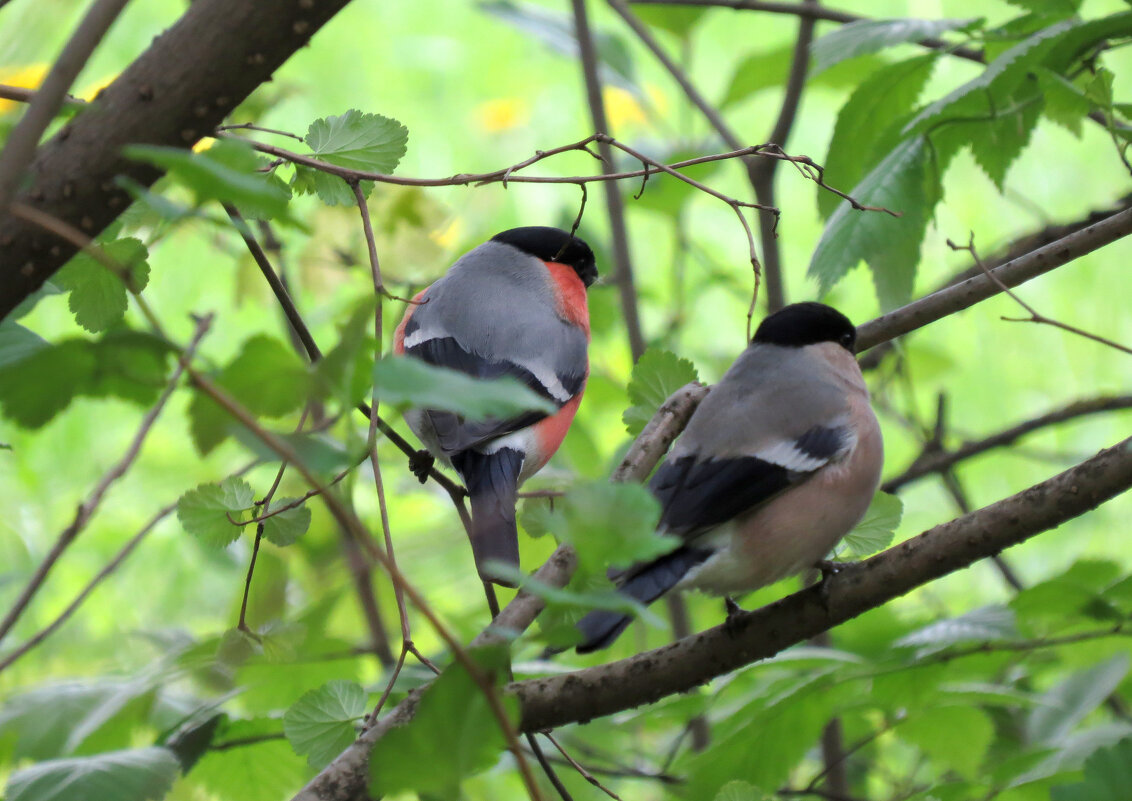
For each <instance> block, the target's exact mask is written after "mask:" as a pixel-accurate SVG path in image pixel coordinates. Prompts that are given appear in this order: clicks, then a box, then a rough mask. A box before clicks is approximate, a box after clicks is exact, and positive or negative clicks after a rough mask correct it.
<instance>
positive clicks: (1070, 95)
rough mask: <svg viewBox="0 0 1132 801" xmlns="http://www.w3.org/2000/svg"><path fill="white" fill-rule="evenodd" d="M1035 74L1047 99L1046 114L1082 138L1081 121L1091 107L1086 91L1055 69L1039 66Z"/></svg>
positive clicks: (1043, 108)
mask: <svg viewBox="0 0 1132 801" xmlns="http://www.w3.org/2000/svg"><path fill="white" fill-rule="evenodd" d="M1035 74H1036V75H1037V78H1038V88H1039V89H1040V90H1041V92H1042V96H1043V97H1044V99H1045V103H1044V105H1043V107H1042V111H1043V113H1044V114H1045V116H1046V117H1048V118H1049V119H1050V120H1051V121H1053V122H1056V123H1057V124H1058V125H1061V126H1062V127H1064V128H1066V129H1068V130H1069V131H1071V132H1072V133H1073V135H1074V136H1076V137H1077V138H1080V137H1081V121H1082V120H1083V119H1085V117H1087V116H1088V114H1089V111H1090V109H1091V106H1090V104H1089V100H1088V98H1086V97H1085V93H1084V92H1082V91H1081V90H1080V89H1078V88H1077V87H1076V86H1074V85H1073V83H1072V82H1070V81H1069V80H1067V79H1066V78H1064V77H1063V76H1061V75H1058V74H1057V73H1056V72H1054V71H1053V70H1050V69H1046V68H1045V67H1039V68H1038V69H1037V70H1036V71H1035Z"/></svg>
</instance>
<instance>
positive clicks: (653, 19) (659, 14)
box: [633, 6, 707, 39]
mask: <svg viewBox="0 0 1132 801" xmlns="http://www.w3.org/2000/svg"><path fill="white" fill-rule="evenodd" d="M706 11H707V8H703V7H701V8H688V7H680V6H641V7H640V8H635V9H633V13H634V14H636V15H637V17H639V18H640V19H641V20H642V21H644V22H647V23H648V24H649V25H652V26H654V27H656V28H663V29H664V30H666V31H668V32H669V33H671V34H672V35H673V36H678V37H680V38H681V39H688V38H689V37H690V36H691V35H692V32H693V31H694V29H695V27H696V25H697V24H698V23H699V21H700V20H701V19H703V16H704V13H705V12H706Z"/></svg>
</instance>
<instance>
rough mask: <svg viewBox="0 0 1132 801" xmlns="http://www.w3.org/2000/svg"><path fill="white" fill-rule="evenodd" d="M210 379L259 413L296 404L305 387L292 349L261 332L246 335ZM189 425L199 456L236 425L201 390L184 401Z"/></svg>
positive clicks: (306, 376)
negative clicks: (223, 366)
mask: <svg viewBox="0 0 1132 801" xmlns="http://www.w3.org/2000/svg"><path fill="white" fill-rule="evenodd" d="M215 382H216V385H217V386H219V387H220V388H221V389H223V390H226V391H227V392H228V393H229V394H230V395H231V396H232V397H233V398H234V399H235V400H236V401H238V402H239V403H240V404H241V405H242V406H243V407H244V408H246V409H247V410H248V411H249V412H251V413H252V414H254V415H258V416H263V417H281V416H283V415H285V414H287V413H289V412H293V411H295V410H297V409H299V408H300V407H301V406H302V405H303V403H304V402H305V401H306V399H307V396H308V393H309V392H310V388H311V381H310V373H309V372H308V370H307V367H306V365H304V364H303V363H302V361H300V359H299V357H298V356H297V355H295V352H294V351H293V350H292V349H291V348H289V347H287V346H286V345H284V344H283V343H282V342H280V341H279V340H277V339H274V338H272V337H268V336H264V335H257V336H254V337H252V338H251V339H249V340H247V341H246V342H245V343H244V346H243V347H242V348H241V349H240V352H239V354H237V355H236V357H235V358H234V359H233V360H232V361H231V362H230V363H229V364H228V365H227V366H226V367H225V368H224V369H223V370H221V371H220V373H219V375H217V376H216V378H215ZM189 424H190V431H191V433H192V435H193V442H194V443H195V444H196V446H197V449H198V450H199V451H200V453H201V455H202V456H203V455H205V454H207V453H208V452H209V451H211V450H212V449H213V448H215V447H216V446H217V445H219V444H220V443H221V442H223V441H224V439H225V437H226V436H227V435H228V433H229V432H230V431H231V430H232V429H233V428H239V424H238V423H237V422H236V421H235V420H234V419H233V418H232V417H231V415H229V414H228V412H227V411H225V410H224V409H223V408H222V407H221V406H219V405H218V404H217V403H216V402H215V401H214V400H212V398H211V397H209V396H208V395H206V394H205V393H204V392H202V391H198V392H197V394H196V395H195V396H194V397H193V401H192V403H191V404H190V405H189Z"/></svg>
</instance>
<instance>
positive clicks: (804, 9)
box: [629, 0, 986, 64]
mask: <svg viewBox="0 0 1132 801" xmlns="http://www.w3.org/2000/svg"><path fill="white" fill-rule="evenodd" d="M629 2H630V3H632V4H633V5H657V6H708V7H717V8H732V9H735V10H736V11H766V12H768V13H771V14H792V15H793V16H796V17H802V18H804V19H812V20H822V21H825V22H839V23H841V24H845V23H849V22H860V21H861V20H865V19H868V17H862V16H860V15H858V14H850V13H848V12H846V11H836V10H834V9H832V8H822V7H821V6H812V5H809V4H803V5H799V4H798V3H775V2H761V1H760V0H629ZM917 44H919V45H920V46H921V47H927V48H929V49H931V50H942V51H944V52H946V53H948V54H949V55H952V56H955V57H957V58H962V59H966V60H967V61H977V62H979V63H980V64H983V63H985V62H986V57H985V56H984V55H983V53H982V51H981V50H972V49H971V48H969V47H957V46H955V45H953V44H951V43H949V42H945V41H944V40H943V39H936V38H935V37H929V38H927V39H921V40H919V41H918V42H917Z"/></svg>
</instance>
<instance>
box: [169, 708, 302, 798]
mask: <svg viewBox="0 0 1132 801" xmlns="http://www.w3.org/2000/svg"><path fill="white" fill-rule="evenodd" d="M281 733H282V732H281V722H280V721H279V720H268V719H264V718H257V719H254V720H234V721H231V722H229V723H227V724H226V725H224V726H223V727H222V728H221V730H220V731H218V732H217V733H216V737H215V739H214V744H215V745H216V746H218V747H221V748H220V749H219V750H217V749H215V748H214V749H212V750H209V751H207V752H205V754H204V756H203V757H201V760H200V762H198V763H197V764H196V766H195V767H194V768H193V770H192V773H190V774H189V776H188V777H187V781H188V782H190V783H192V784H194V785H196V786H198V787H203V788H206V789H207V791H208V792H209V796H208V797H210V798H217V799H233V801H235V799H239V801H279V799H281V798H290V797H291V796H292V795H294V794H295V791H296V790H297V789H298V788H299V787H301V786H302V785H303V784H304V783H305V782H306V781H307V780H308V779H309V778H310V771H309V769H308V768H307V766H306V764H305V762H306V760H304V759H302V758H301V757H298V756H296V755H295V753H294V752H293V751H292V750H291V746H290V745H288V744H287V741H286V740H285V739H283V738H281V737H280V738H279V739H265V738H271V737H278V736H279V735H280V734H281ZM226 743H239V744H240V745H239V747H231V748H227V747H223V746H224V745H225V744H226Z"/></svg>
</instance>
